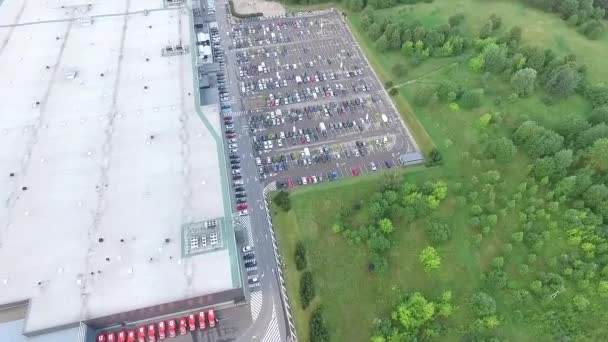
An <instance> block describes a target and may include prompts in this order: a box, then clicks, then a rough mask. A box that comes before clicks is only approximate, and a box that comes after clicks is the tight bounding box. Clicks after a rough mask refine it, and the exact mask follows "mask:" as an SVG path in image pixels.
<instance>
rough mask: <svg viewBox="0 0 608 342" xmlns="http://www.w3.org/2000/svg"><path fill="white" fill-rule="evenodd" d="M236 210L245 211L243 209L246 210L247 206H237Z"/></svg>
mask: <svg viewBox="0 0 608 342" xmlns="http://www.w3.org/2000/svg"><path fill="white" fill-rule="evenodd" d="M236 208H237V209H238V210H245V209H247V204H239V205H238V206H237V207H236Z"/></svg>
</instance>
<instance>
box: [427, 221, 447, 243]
mask: <svg viewBox="0 0 608 342" xmlns="http://www.w3.org/2000/svg"><path fill="white" fill-rule="evenodd" d="M427 232H428V234H429V238H430V239H431V241H433V242H434V243H443V242H446V241H448V240H449V239H450V237H451V235H452V231H451V229H450V226H449V225H447V224H445V223H442V222H437V221H433V222H431V224H430V225H429V227H428V228H427Z"/></svg>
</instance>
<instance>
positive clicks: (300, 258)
mask: <svg viewBox="0 0 608 342" xmlns="http://www.w3.org/2000/svg"><path fill="white" fill-rule="evenodd" d="M294 259H295V264H296V269H297V270H298V271H301V270H303V269H305V268H306V266H307V262H306V246H304V243H303V242H302V241H298V242H296V249H295V257H294Z"/></svg>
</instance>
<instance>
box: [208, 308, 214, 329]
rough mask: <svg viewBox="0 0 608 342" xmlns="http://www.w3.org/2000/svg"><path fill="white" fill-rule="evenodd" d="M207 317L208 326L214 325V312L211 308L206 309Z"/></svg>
mask: <svg viewBox="0 0 608 342" xmlns="http://www.w3.org/2000/svg"><path fill="white" fill-rule="evenodd" d="M207 319H208V320H209V328H213V327H215V323H216V320H215V312H213V310H209V311H207Z"/></svg>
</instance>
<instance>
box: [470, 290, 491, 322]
mask: <svg viewBox="0 0 608 342" xmlns="http://www.w3.org/2000/svg"><path fill="white" fill-rule="evenodd" d="M470 304H471V308H472V309H473V312H475V314H476V315H477V316H479V317H484V316H489V315H493V314H495V313H496V300H494V298H493V297H492V296H490V295H489V294H487V293H485V292H477V293H475V294H473V296H471V300H470Z"/></svg>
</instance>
